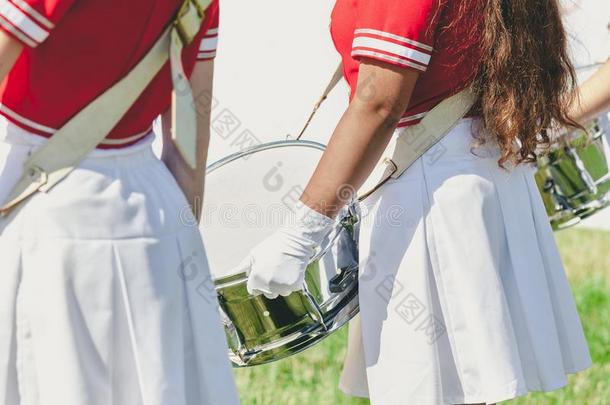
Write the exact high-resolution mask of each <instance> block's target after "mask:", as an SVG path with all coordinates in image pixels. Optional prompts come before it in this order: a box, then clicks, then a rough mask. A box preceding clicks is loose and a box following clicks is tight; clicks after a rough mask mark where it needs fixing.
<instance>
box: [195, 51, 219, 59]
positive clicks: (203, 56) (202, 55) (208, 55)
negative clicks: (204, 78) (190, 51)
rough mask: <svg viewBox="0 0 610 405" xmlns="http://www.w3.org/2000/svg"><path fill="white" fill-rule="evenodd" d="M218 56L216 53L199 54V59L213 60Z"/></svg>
mask: <svg viewBox="0 0 610 405" xmlns="http://www.w3.org/2000/svg"><path fill="white" fill-rule="evenodd" d="M215 56H216V51H211V52H199V53H198V54H197V59H212V58H214V57H215Z"/></svg>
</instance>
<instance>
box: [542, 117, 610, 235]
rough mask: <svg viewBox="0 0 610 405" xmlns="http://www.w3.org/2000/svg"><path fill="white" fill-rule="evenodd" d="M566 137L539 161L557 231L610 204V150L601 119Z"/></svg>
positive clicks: (544, 193)
mask: <svg viewBox="0 0 610 405" xmlns="http://www.w3.org/2000/svg"><path fill="white" fill-rule="evenodd" d="M587 130H588V133H584V132H582V131H575V132H573V133H570V134H568V135H565V136H563V137H562V138H561V139H560V140H559V141H558V142H557V143H556V144H555V145H554V146H553V147H552V148H551V151H550V153H549V154H548V155H547V156H544V157H541V158H540V159H539V161H538V171H537V173H536V182H537V184H538V188H539V189H540V193H541V194H542V200H543V201H544V205H545V207H546V210H547V213H548V214H549V217H550V219H551V225H552V226H553V228H554V229H562V228H566V227H569V226H571V225H574V224H576V223H578V222H580V220H581V219H584V218H586V217H589V216H591V215H593V214H594V213H596V212H597V211H599V210H601V209H603V208H604V207H607V206H608V205H610V147H609V145H608V139H607V137H606V135H605V133H604V129H603V127H602V125H601V121H600V120H595V121H594V122H592V123H591V124H590V125H589V126H588V127H587Z"/></svg>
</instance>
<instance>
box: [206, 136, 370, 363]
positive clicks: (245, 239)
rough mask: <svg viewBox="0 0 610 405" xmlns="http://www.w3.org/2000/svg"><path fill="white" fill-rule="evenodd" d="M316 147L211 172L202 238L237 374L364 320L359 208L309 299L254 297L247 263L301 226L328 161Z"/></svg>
mask: <svg viewBox="0 0 610 405" xmlns="http://www.w3.org/2000/svg"><path fill="white" fill-rule="evenodd" d="M323 152H324V146H323V145H321V144H318V143H315V142H309V141H282V142H274V143H269V144H264V145H261V146H258V147H255V148H252V149H249V150H247V151H244V152H241V153H237V154H234V155H231V156H228V157H226V158H224V159H222V160H220V161H218V162H216V163H214V164H212V165H211V166H210V167H209V168H208V171H207V178H206V191H205V209H204V213H203V218H202V221H201V231H202V234H203V238H204V240H205V244H206V251H207V254H208V260H209V264H210V271H211V274H212V277H213V278H214V283H215V285H216V290H217V293H218V298H219V303H220V308H221V315H222V318H223V320H224V323H225V331H226V335H227V340H228V343H229V349H230V350H229V351H230V353H229V356H230V358H231V360H232V362H233V363H234V365H235V366H238V367H243V366H254V365H259V364H264V363H268V362H271V361H275V360H279V359H282V358H284V357H287V356H289V355H292V354H295V353H297V352H300V351H302V350H305V349H307V348H309V347H311V346H312V345H314V344H315V343H317V342H319V341H320V340H321V339H323V338H325V337H326V336H328V335H329V334H331V333H332V332H333V331H335V330H336V329H338V328H340V327H341V326H343V325H344V324H345V323H347V322H348V321H349V320H350V319H351V318H352V317H353V316H354V315H355V314H356V313H357V312H358V277H357V275H358V220H359V216H358V213H357V207H356V206H355V205H352V206H349V207H348V208H347V209H346V210H344V212H343V213H342V214H341V215H340V216H339V218H340V220H339V221H338V222H337V227H336V229H335V231H334V232H333V234H331V235H330V236H329V237H328V238H327V240H326V241H325V243H324V244H323V248H322V249H320V250H319V252H318V254H317V255H316V257H314V258H313V259H312V262H311V264H310V266H309V267H308V269H307V273H306V277H305V288H304V289H303V291H300V292H295V293H293V294H291V295H290V296H288V297H279V298H277V299H273V300H269V299H267V298H265V297H264V296H262V295H261V296H257V297H253V296H251V295H249V294H248V291H247V289H246V283H247V275H246V274H244V273H240V274H234V272H233V271H232V269H235V268H236V267H237V266H238V265H239V263H240V262H241V260H242V259H243V258H245V257H246V255H247V254H248V253H249V251H250V250H251V249H252V248H254V247H255V246H256V245H257V244H258V243H259V242H261V241H262V240H263V239H264V238H266V237H267V236H268V235H270V234H271V233H273V232H274V231H275V230H276V229H277V228H278V227H279V226H281V225H282V224H285V223H286V222H287V221H291V220H295V216H294V212H292V210H291V207H293V206H294V204H295V203H296V202H297V201H298V199H299V197H300V196H301V194H302V193H303V190H304V188H305V186H306V184H307V182H308V180H309V178H310V177H311V175H312V174H313V171H314V169H315V167H316V165H317V163H318V161H319V160H320V158H321V157H322V153H323Z"/></svg>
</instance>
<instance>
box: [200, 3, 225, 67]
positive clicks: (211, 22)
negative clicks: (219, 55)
mask: <svg viewBox="0 0 610 405" xmlns="http://www.w3.org/2000/svg"><path fill="white" fill-rule="evenodd" d="M219 11H220V10H219V4H218V0H214V1H213V2H212V3H211V4H210V6H209V7H208V9H207V10H206V15H205V21H204V23H203V26H202V30H201V32H200V33H199V36H198V38H197V39H196V42H197V43H198V44H199V50H198V52H197V60H211V59H214V58H215V57H216V48H217V47H218V26H219V23H220V21H219V16H220V12H219Z"/></svg>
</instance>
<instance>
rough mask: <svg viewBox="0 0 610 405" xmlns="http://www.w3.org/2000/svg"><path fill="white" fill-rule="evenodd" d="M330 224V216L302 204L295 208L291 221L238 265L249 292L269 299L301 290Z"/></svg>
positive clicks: (331, 227) (329, 230)
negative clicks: (245, 277) (246, 280)
mask: <svg viewBox="0 0 610 405" xmlns="http://www.w3.org/2000/svg"><path fill="white" fill-rule="evenodd" d="M333 225H334V221H333V220H332V219H330V218H329V217H327V216H325V215H322V214H320V213H318V212H316V211H314V210H312V209H311V208H309V207H307V206H305V205H302V206H301V207H299V208H297V215H296V221H294V223H293V224H289V225H285V226H283V227H282V228H281V229H279V230H278V231H276V232H275V233H274V234H272V235H271V236H269V237H268V238H267V239H265V240H264V241H263V242H261V243H260V244H258V245H257V246H256V247H255V248H254V249H253V250H252V251H251V252H250V254H249V255H248V256H247V257H246V258H245V259H244V260H243V261H242V262H241V264H240V265H239V270H241V271H245V272H246V273H247V274H248V275H249V277H248V292H249V293H250V294H252V295H259V294H264V295H265V297H267V298H270V299H272V298H277V297H278V296H279V295H281V296H284V297H285V296H288V295H290V294H291V293H293V292H294V291H299V290H301V289H302V288H303V283H304V280H305V270H307V266H308V265H309V263H310V261H311V259H312V257H313V256H314V254H315V253H316V248H317V247H318V246H319V245H320V243H322V241H323V240H324V238H325V237H326V236H328V234H329V233H330V232H331V231H332V229H333Z"/></svg>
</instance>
